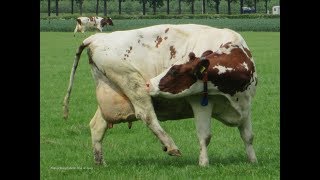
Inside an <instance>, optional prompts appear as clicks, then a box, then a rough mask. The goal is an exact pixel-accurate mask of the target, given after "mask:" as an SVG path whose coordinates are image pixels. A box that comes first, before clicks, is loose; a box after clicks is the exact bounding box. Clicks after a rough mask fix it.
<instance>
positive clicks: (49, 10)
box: [48, 0, 51, 16]
mask: <svg viewBox="0 0 320 180" xmlns="http://www.w3.org/2000/svg"><path fill="white" fill-rule="evenodd" d="M50 12H51V9H50V0H48V16H50Z"/></svg>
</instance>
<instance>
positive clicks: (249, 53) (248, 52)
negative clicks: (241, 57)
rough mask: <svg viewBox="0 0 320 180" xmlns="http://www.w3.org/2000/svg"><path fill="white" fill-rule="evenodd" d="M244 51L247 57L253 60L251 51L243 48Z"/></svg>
mask: <svg viewBox="0 0 320 180" xmlns="http://www.w3.org/2000/svg"><path fill="white" fill-rule="evenodd" d="M243 49H244V51H245V52H246V53H247V55H248V56H249V57H250V58H252V55H251V52H250V51H249V49H247V48H243Z"/></svg>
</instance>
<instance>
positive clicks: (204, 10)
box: [202, 0, 206, 14]
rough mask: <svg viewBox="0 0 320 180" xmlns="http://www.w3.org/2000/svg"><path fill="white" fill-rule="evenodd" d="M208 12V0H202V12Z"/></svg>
mask: <svg viewBox="0 0 320 180" xmlns="http://www.w3.org/2000/svg"><path fill="white" fill-rule="evenodd" d="M205 13H206V0H202V14H205Z"/></svg>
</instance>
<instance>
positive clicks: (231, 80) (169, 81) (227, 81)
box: [159, 43, 255, 96]
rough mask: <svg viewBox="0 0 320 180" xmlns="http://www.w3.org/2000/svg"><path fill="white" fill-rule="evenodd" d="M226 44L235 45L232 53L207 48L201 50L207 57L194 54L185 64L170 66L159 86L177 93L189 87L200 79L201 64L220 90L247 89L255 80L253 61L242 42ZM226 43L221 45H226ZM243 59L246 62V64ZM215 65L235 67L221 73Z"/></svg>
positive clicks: (166, 90) (161, 88)
mask: <svg viewBox="0 0 320 180" xmlns="http://www.w3.org/2000/svg"><path fill="white" fill-rule="evenodd" d="M227 44H228V43H227ZM226 46H228V48H229V47H230V46H232V47H233V49H231V51H230V53H229V54H225V53H222V54H218V53H214V52H211V51H210V50H208V51H205V52H204V53H203V54H202V55H203V57H205V59H204V60H200V58H195V59H194V60H192V61H189V62H187V63H185V64H181V65H175V66H173V67H171V69H170V70H169V71H168V73H167V74H166V75H165V76H164V77H163V78H162V79H161V80H160V83H159V89H160V90H161V91H163V92H170V93H172V94H177V93H179V92H182V91H183V90H185V89H188V88H190V86H191V85H192V84H194V83H195V82H196V80H197V79H201V76H199V75H198V74H199V73H198V71H199V69H200V68H199V67H201V66H203V67H205V68H207V73H208V81H211V83H213V84H214V85H215V86H217V88H218V89H219V90H220V91H221V92H223V93H226V94H230V95H231V96H233V95H234V94H235V93H236V92H243V91H245V90H246V89H247V88H248V86H249V85H250V84H251V83H252V78H253V73H254V72H255V67H254V64H253V62H252V61H251V59H250V58H249V57H248V56H247V55H246V53H245V52H244V50H243V49H241V48H239V46H236V45H232V44H230V43H229V44H228V45H226ZM226 46H222V47H225V48H226ZM190 54H191V57H192V58H190V59H193V54H192V53H190ZM206 54H208V55H206ZM189 57H190V56H189ZM244 63H246V66H244V65H243V64H244ZM215 66H223V67H225V68H230V69H232V70H227V71H225V72H222V73H220V74H219V69H217V68H216V67H215Z"/></svg>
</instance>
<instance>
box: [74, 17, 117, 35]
mask: <svg viewBox="0 0 320 180" xmlns="http://www.w3.org/2000/svg"><path fill="white" fill-rule="evenodd" d="M107 24H108V25H111V26H113V22H112V19H111V18H109V17H108V18H102V17H96V16H93V17H78V18H77V25H76V28H75V29H74V32H73V36H75V34H76V32H82V33H84V31H85V30H86V29H87V28H90V27H95V28H97V29H98V30H99V31H100V32H102V28H103V27H104V26H105V25H107Z"/></svg>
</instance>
